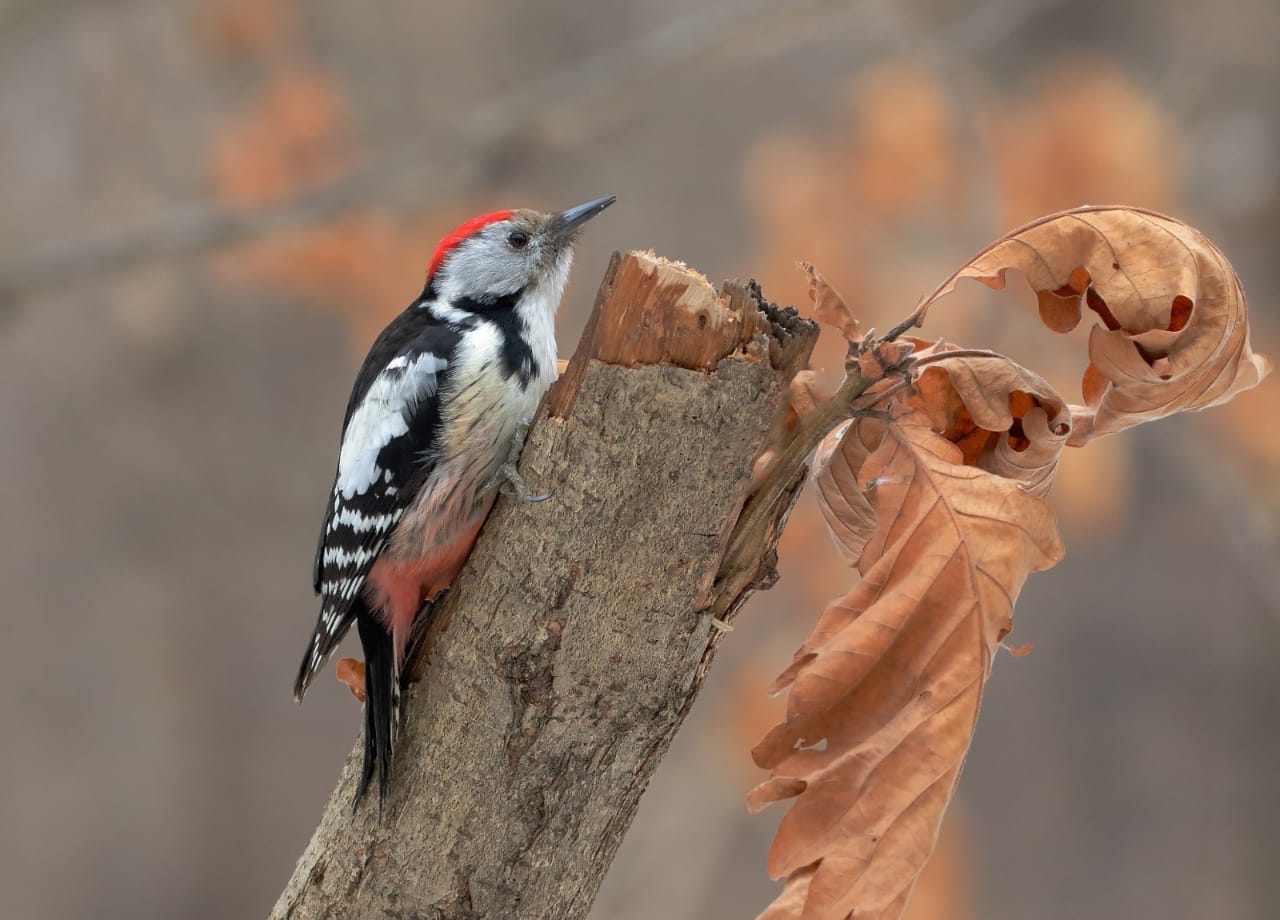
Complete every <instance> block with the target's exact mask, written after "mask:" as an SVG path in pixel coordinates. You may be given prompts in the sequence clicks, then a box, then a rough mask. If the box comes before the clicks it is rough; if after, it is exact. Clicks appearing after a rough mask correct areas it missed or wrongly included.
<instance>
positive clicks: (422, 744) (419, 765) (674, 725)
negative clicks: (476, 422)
mask: <svg viewBox="0 0 1280 920" xmlns="http://www.w3.org/2000/svg"><path fill="white" fill-rule="evenodd" d="M816 336H817V329H816V327H815V326H814V325H813V324H812V323H810V322H807V321H804V320H800V319H799V318H798V317H796V316H795V314H794V313H791V312H783V311H779V310H777V308H775V307H772V306H771V305H768V304H764V303H763V302H762V301H761V300H760V299H759V297H758V294H757V292H755V291H754V290H752V289H747V288H744V287H743V286H741V285H737V284H733V283H730V284H726V285H725V286H724V287H723V288H722V290H721V292H716V291H714V290H712V288H711V287H710V285H708V284H707V283H706V281H705V280H703V279H702V278H701V277H700V276H698V275H697V274H696V273H694V272H692V271H689V270H687V269H684V268H679V267H676V266H674V265H672V264H670V263H666V262H663V261H661V260H658V259H656V258H654V257H653V256H648V255H637V254H631V255H629V256H627V257H625V258H619V257H617V256H615V258H614V261H613V262H612V263H611V264H610V267H609V271H608V273H607V274H606V276H605V279H604V282H603V284H602V286H601V288H600V293H599V295H598V298H597V301H596V309H595V311H594V312H593V314H592V318H591V320H590V322H589V323H588V326H587V329H586V332H585V333H584V335H583V339H582V342H581V344H580V345H579V347H578V350H577V352H576V354H575V355H574V358H573V360H572V361H571V362H570V365H569V367H568V368H567V369H566V370H565V373H564V375H563V376H562V377H561V378H560V380H559V382H558V383H557V384H556V386H555V387H554V389H553V390H552V392H551V393H550V394H549V396H548V398H547V399H546V400H544V404H543V407H542V409H541V411H540V413H539V418H538V420H537V422H536V423H535V426H534V428H533V430H532V432H531V434H530V438H529V442H528V444H527V446H526V447H525V450H524V456H523V458H522V462H521V467H522V470H521V472H522V474H523V476H524V477H525V479H526V480H527V481H529V482H530V483H531V484H535V485H536V487H537V488H539V489H544V490H548V491H551V492H552V493H553V495H554V496H555V499H554V500H553V501H550V502H547V503H544V504H528V503H520V502H509V501H506V500H502V501H500V502H499V504H498V507H497V509H496V510H495V512H494V514H493V516H492V517H491V518H490V519H489V521H488V523H487V524H486V525H485V529H484V532H483V534H482V535H481V538H480V541H479V542H478V543H477V545H476V548H475V550H474V552H473V553H472V555H471V558H470V560H469V561H468V564H467V566H466V568H465V569H464V571H463V573H462V575H461V576H460V578H459V580H458V582H457V584H456V585H455V586H454V588H453V589H452V590H451V591H450V593H449V595H448V597H447V598H446V599H445V600H444V601H443V602H442V604H441V608H442V609H441V610H440V612H439V613H438V614H437V620H436V622H434V623H433V624H432V625H431V628H430V630H429V631H428V636H427V641H426V643H425V645H424V649H425V654H429V655H430V659H431V662H430V666H429V667H428V668H426V669H425V673H424V676H423V680H422V682H421V683H419V684H418V685H417V686H416V688H415V690H414V692H413V694H412V699H411V702H410V703H409V705H408V707H407V713H406V719H405V724H404V726H403V728H402V731H401V734H400V742H399V747H398V749H397V758H396V759H397V763H396V766H395V774H396V776H395V782H394V784H393V787H392V790H391V794H390V796H389V798H388V800H387V809H386V812H385V813H384V814H383V815H382V819H381V820H379V815H378V810H377V808H376V807H372V806H369V805H366V806H365V807H363V808H362V809H361V810H359V811H358V812H357V813H356V814H354V815H353V814H352V813H351V805H350V803H351V798H352V793H353V790H354V784H355V781H356V777H357V776H358V774H359V765H360V754H361V750H362V749H361V747H360V746H357V748H356V749H355V750H354V751H353V752H352V754H351V756H350V757H349V758H348V761H347V764H346V767H345V769H344V770H343V773H342V778H341V780H340V781H339V783H338V788H337V790H336V791H335V792H334V794H333V796H332V798H331V799H330V800H329V803H328V805H327V807H326V809H325V813H324V816H323V817H322V819H321V821H320V826H319V828H318V829H317V830H316V832H315V835H314V836H313V837H312V839H311V842H310V844H309V845H308V847H307V849H306V851H305V852H304V853H303V855H302V858H301V859H300V860H299V862H298V865H297V868H296V869H295V871H294V875H293V878H292V879H291V880H290V882H289V884H288V887H287V888H286V890H285V892H284V893H283V894H282V895H281V897H280V900H279V901H278V903H277V904H276V906H275V910H274V911H273V913H272V916H273V917H274V918H279V920H284V918H295V920H310V918H319V917H372V916H390V915H392V914H393V913H394V915H396V916H430V917H453V918H463V917H468V918H469V917H502V918H509V920H519V918H538V920H541V918H546V917H557V918H567V920H573V918H581V917H584V916H586V914H587V911H588V910H589V909H590V906H591V902H592V900H593V898H594V897H595V894H596V891H597V889H598V887H599V885H600V882H601V880H602V879H603V877H604V873H605V871H606V869H607V868H608V866H609V863H610V862H611V861H612V859H613V855H614V852H615V851H616V849H617V847H618V844H619V843H620V842H621V840H622V835H623V834H624V833H625V831H626V829H627V827H628V826H629V824H630V823H631V819H632V816H633V815H634V813H635V809H636V805H637V803H638V801H639V798H640V794H641V793H642V792H643V790H644V789H645V787H646V785H647V784H648V781H649V778H650V776H651V775H652V774H653V771H654V770H655V769H656V767H657V765H658V763H659V761H660V760H661V759H662V757H663V756H664V755H665V753H666V751H667V748H668V746H669V745H670V743H671V740H672V738H673V737H674V735H675V732H676V731H677V730H678V729H679V727H680V725H681V724H682V722H683V720H684V717H685V715H686V714H687V712H688V711H689V707H690V706H691V704H692V702H693V699H694V697H695V696H696V694H697V692H698V689H699V687H700V686H701V684H702V681H703V679H704V677H705V675H706V673H707V669H708V667H709V665H710V660H711V657H712V655H713V652H714V647H715V639H716V637H717V636H718V635H719V631H718V630H717V629H716V628H715V620H714V614H715V612H716V611H725V610H732V609H736V608H737V606H738V604H739V603H740V602H741V600H742V599H743V598H745V597H746V596H747V595H749V594H750V593H751V592H752V591H753V590H755V589H756V588H757V587H759V586H762V585H767V584H769V583H771V578H772V576H773V573H772V565H771V563H772V559H773V545H774V543H775V542H776V538H777V531H778V527H779V526H780V522H781V521H782V520H783V519H785V516H786V514H787V512H788V511H789V510H790V506H791V503H790V501H781V502H778V503H776V505H775V507H773V508H772V509H771V514H772V515H773V520H772V523H773V526H772V527H770V528H766V529H765V530H761V531H755V533H756V534H757V539H756V542H755V544H754V545H752V546H746V545H743V541H741V540H738V541H736V542H735V544H734V545H735V552H734V554H733V559H732V560H729V552H728V551H729V534H730V533H731V532H733V531H734V529H735V524H736V523H737V522H738V520H739V517H740V515H742V514H743V511H744V507H750V503H749V502H748V498H749V496H750V494H751V491H752V489H753V477H752V468H753V465H754V463H755V461H756V459H757V458H758V457H759V456H760V455H761V454H763V453H764V452H765V451H766V450H767V449H770V448H771V447H772V446H774V444H775V443H776V442H777V441H778V440H779V439H780V437H781V434H780V430H781V421H782V419H783V417H784V414H785V409H786V406H787V400H788V387H789V384H790V381H791V378H792V377H793V376H794V374H795V372H796V371H797V370H798V369H800V368H801V367H803V366H804V365H805V364H806V363H807V361H808V358H809V353H810V351H811V349H812V347H813V343H814V340H815V339H816ZM792 497H794V492H793V493H792ZM730 561H732V562H734V563H737V568H735V566H734V565H732V564H728V563H729V562H730ZM739 576H745V577H739ZM422 660H423V657H422V656H421V655H420V656H419V658H418V662H421V661H422ZM418 662H411V663H410V668H409V670H410V671H413V670H415V668H414V664H415V663H418Z"/></svg>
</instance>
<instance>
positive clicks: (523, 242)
mask: <svg viewBox="0 0 1280 920" xmlns="http://www.w3.org/2000/svg"><path fill="white" fill-rule="evenodd" d="M507 242H508V243H510V244H511V248H512V249H524V247H526V246H528V245H529V234H527V233H525V232H524V231H523V230H512V231H511V233H510V234H509V235H508V236H507Z"/></svg>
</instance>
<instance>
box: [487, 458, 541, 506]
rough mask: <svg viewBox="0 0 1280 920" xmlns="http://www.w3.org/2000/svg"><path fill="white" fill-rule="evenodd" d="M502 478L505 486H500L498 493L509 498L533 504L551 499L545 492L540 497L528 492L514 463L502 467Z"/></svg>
mask: <svg viewBox="0 0 1280 920" xmlns="http://www.w3.org/2000/svg"><path fill="white" fill-rule="evenodd" d="M502 478H503V480H504V483H505V484H504V485H503V486H501V487H500V488H499V489H498V491H500V492H501V493H502V494H503V495H506V496H509V497H511V498H518V499H520V500H521V501H522V502H535V503H536V502H545V501H546V500H547V499H548V498H550V497H551V493H550V492H545V493H543V494H542V495H534V494H533V493H532V492H530V491H529V487H528V486H526V485H525V484H524V478H523V477H522V476H521V475H520V471H519V470H517V469H516V465H515V464H514V463H507V464H504V465H503V467H502ZM508 486H510V488H508Z"/></svg>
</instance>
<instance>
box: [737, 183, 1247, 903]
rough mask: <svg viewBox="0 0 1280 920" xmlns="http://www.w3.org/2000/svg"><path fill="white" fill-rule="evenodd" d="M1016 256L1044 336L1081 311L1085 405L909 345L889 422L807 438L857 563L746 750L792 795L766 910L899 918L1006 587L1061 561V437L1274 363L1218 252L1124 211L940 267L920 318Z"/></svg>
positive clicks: (1011, 240) (1007, 612) (1243, 380)
mask: <svg viewBox="0 0 1280 920" xmlns="http://www.w3.org/2000/svg"><path fill="white" fill-rule="evenodd" d="M1010 268H1015V269H1018V270H1020V271H1022V272H1023V273H1024V274H1025V275H1026V277H1027V280H1028V281H1029V283H1030V284H1031V286H1032V288H1033V289H1034V290H1035V291H1036V292H1037V294H1038V296H1039V302H1040V310H1041V316H1042V318H1043V319H1044V321H1045V322H1046V324H1047V325H1049V326H1050V328H1052V329H1055V330H1058V331H1065V330H1069V329H1071V328H1073V327H1074V326H1075V325H1077V324H1078V322H1079V319H1080V316H1081V310H1082V304H1083V305H1087V306H1088V307H1089V308H1090V309H1091V310H1093V311H1094V312H1095V313H1096V314H1097V315H1098V317H1099V318H1100V319H1101V320H1102V322H1103V327H1099V328H1097V329H1095V330H1094V332H1093V335H1092V338H1091V342H1090V358H1091V360H1090V363H1089V366H1088V368H1087V370H1086V372H1085V375H1084V387H1083V388H1084V393H1085V400H1086V403H1087V405H1086V406H1084V407H1069V406H1067V405H1066V404H1065V403H1064V402H1063V400H1062V399H1061V398H1060V397H1059V396H1058V395H1057V394H1056V393H1055V392H1054V390H1053V389H1052V388H1051V387H1050V386H1049V385H1048V384H1047V383H1046V382H1045V381H1044V380H1043V379H1042V378H1041V377H1040V376H1039V375H1037V374H1035V373H1033V372H1031V371H1029V370H1027V369H1026V368H1023V367H1021V366H1019V365H1018V364H1016V363H1014V362H1013V361H1010V360H1009V359H1007V358H1004V357H1003V356H1000V355H996V354H992V353H987V352H976V351H972V350H962V349H957V348H956V347H955V346H950V345H946V344H943V343H930V342H923V341H919V340H910V344H911V345H912V346H913V347H914V348H915V353H914V360H915V368H916V377H915V380H914V383H913V385H912V386H910V387H903V386H902V385H901V384H898V383H892V388H891V389H888V390H886V389H883V387H884V385H886V384H890V383H891V381H890V380H888V379H886V380H883V381H879V382H877V383H876V384H875V387H873V388H872V389H871V390H869V391H867V392H870V393H876V394H878V395H879V399H878V400H877V401H876V402H878V403H879V405H880V408H888V409H889V410H890V411H889V416H888V417H889V419H890V421H888V422H884V421H879V420H874V419H871V418H858V419H856V420H855V421H853V422H852V423H849V424H846V425H845V426H843V427H842V428H840V429H837V430H836V431H835V432H833V433H832V434H830V435H829V436H828V437H827V439H826V440H825V441H824V443H823V445H822V447H821V448H820V449H819V451H818V456H817V459H816V462H815V472H816V477H817V482H818V490H819V503H820V505H821V507H822V511H823V515H824V518H825V520H826V522H827V525H828V528H829V529H830V531H831V533H832V535H833V536H834V537H835V538H836V542H837V544H838V545H839V546H840V548H841V550H842V552H843V553H844V554H845V556H846V558H847V559H848V560H849V561H851V562H854V563H856V565H857V568H858V569H859V571H860V572H861V574H862V576H863V577H862V581H861V582H860V583H859V584H858V585H857V586H856V587H855V588H854V589H853V590H852V591H850V592H849V593H848V594H846V595H845V596H844V597H842V598H840V599H838V600H836V601H834V602H832V603H831V604H830V605H828V607H827V609H826V610H825V611H824V613H823V615H822V617H821V618H820V619H819V621H818V623H817V625H816V626H815V628H814V631H813V633H812V635H811V636H810V637H809V639H808V640H807V641H806V642H805V644H804V645H803V646H802V647H801V649H800V650H799V652H797V653H796V656H795V658H794V660H793V661H792V663H791V666H790V667H789V668H788V669H787V670H786V671H785V672H784V673H783V674H782V675H781V677H779V679H778V681H777V684H776V689H779V690H782V689H789V690H790V696H789V698H788V701H787V716H786V719H785V720H784V721H783V722H782V723H781V724H779V725H777V726H776V727H774V728H773V729H772V730H771V731H770V732H769V733H768V734H767V735H766V736H765V738H764V740H762V741H761V742H760V744H758V745H757V746H756V748H755V749H754V751H753V752H752V753H753V756H754V758H755V760H756V762H757V764H759V765H760V766H762V767H765V768H767V769H769V770H770V777H769V779H768V780H766V781H765V782H764V783H761V784H760V785H759V786H757V788H756V789H755V790H753V791H752V793H751V794H750V796H749V799H748V801H749V804H750V806H751V807H752V809H759V808H762V807H764V806H765V805H768V804H770V803H772V802H775V801H779V800H782V799H786V798H792V799H794V800H795V804H794V806H793V807H792V810H791V811H790V812H789V813H788V814H787V815H786V817H785V818H784V819H783V821H782V823H781V825H780V827H779V830H778V834H777V836H776V838H775V840H774V845H773V848H772V850H771V852H770V857H769V870H770V874H771V875H773V876H774V877H781V876H785V877H786V878H787V884H786V885H785V887H784V889H783V893H782V895H781V896H780V897H779V899H778V900H777V901H775V902H774V904H773V905H771V906H770V908H769V909H768V910H767V911H766V912H765V914H764V915H763V916H764V917H766V918H768V920H826V918H830V920H843V918H846V917H849V916H857V917H877V918H882V920H897V918H898V917H899V916H900V915H901V913H902V911H903V909H904V907H905V904H906V899H907V897H908V896H909V894H910V892H911V889H912V886H913V885H914V884H915V881H916V879H917V878H918V876H919V873H920V871H921V869H922V867H923V866H924V864H925V862H926V860H927V859H928V856H929V853H930V851H931V849H932V847H933V844H934V841H935V839H936V835H937V829H938V826H939V823H940V821H941V817H942V814H943V812H944V810H945V809H946V806H947V803H948V802H949V800H950V798H951V795H952V792H953V790H954V788H955V783H956V780H957V778H958V776H959V772H960V768H961V766H962V764H963V762H964V758H965V756H966V754H967V752H968V748H969V743H970V739H971V737H972V732H973V727H974V722H975V720H976V718H977V713H978V706H979V702H980V699H981V694H982V688H983V684H984V682H985V680H986V677H987V675H988V673H989V671H990V667H991V661H992V659H993V656H994V654H995V651H996V649H997V648H998V647H999V646H1000V645H1001V643H1002V640H1003V639H1004V638H1005V636H1006V635H1008V633H1009V631H1010V630H1011V629H1012V610H1013V603H1014V600H1015V599H1016V597H1017V594H1018V591H1019V590H1020V588H1021V586H1022V584H1023V582H1024V581H1025V579H1026V578H1027V576H1028V575H1029V574H1030V573H1031V572H1032V571H1038V570H1040V569H1044V568H1047V567H1049V566H1051V565H1053V564H1054V563H1055V562H1057V560H1058V559H1059V558H1061V555H1062V548H1061V545H1060V543H1059V540H1058V536H1057V531H1056V526H1055V523H1054V519H1053V516H1052V514H1051V512H1050V511H1049V508H1048V506H1047V505H1046V504H1045V503H1044V501H1043V498H1042V497H1043V496H1044V494H1045V493H1046V492H1047V491H1048V489H1049V488H1050V486H1051V484H1052V482H1053V478H1054V473H1055V471H1056V469H1057V464H1058V460H1059V457H1060V456H1061V453H1062V450H1063V448H1064V447H1065V446H1066V445H1067V444H1068V443H1071V444H1075V445H1082V444H1084V443H1087V442H1088V441H1089V440H1090V439H1091V438H1092V437H1094V436H1096V435H1098V434H1102V433H1105V432H1109V431H1118V430H1121V429H1123V428H1126V427H1130V426H1132V425H1135V424H1138V423H1140V422H1142V421H1147V420H1150V419H1154V418H1158V417H1161V416H1163V415H1167V414H1171V413H1173V412H1177V411H1180V410H1184V409H1199V408H1204V407H1206V406H1209V405H1215V404H1217V403H1219V402H1223V401H1225V400H1227V399H1229V398H1230V397H1231V396H1232V395H1234V394H1235V393H1237V392H1239V391H1240V390H1242V389H1246V388H1248V387H1251V386H1253V385H1255V384H1256V383H1257V382H1258V381H1259V380H1260V379H1261V378H1262V376H1264V375H1265V374H1266V373H1267V371H1268V370H1269V369H1270V368H1269V364H1268V363H1267V361H1266V360H1265V359H1264V358H1262V357H1260V356H1256V355H1254V354H1253V353H1252V351H1251V350H1250V348H1249V338H1248V325H1247V316H1246V310H1245V303H1244V298H1243V295H1242V294H1241V292H1240V286H1239V282H1238V280H1237V279H1236V276H1235V274H1234V272H1233V271H1232V269H1231V267H1230V265H1229V264H1228V263H1227V262H1226V260H1225V259H1224V258H1223V257H1222V255H1221V253H1219V252H1218V250H1217V249H1216V248H1215V247H1214V246H1213V245H1212V243H1210V242H1209V241H1208V240H1207V239H1205V238H1204V237H1203V236H1201V235H1200V234H1198V233H1196V232H1195V231H1194V230H1191V229H1190V228H1188V227H1186V226H1185V225H1183V224H1180V223H1178V222H1177V221H1174V220H1171V219H1169V218H1165V217H1161V216H1159V215H1155V214H1151V213H1148V212H1143V211H1137V210H1134V209H1125V208H1085V209H1080V210H1077V211H1073V212H1069V213H1065V214H1060V215H1054V216H1052V217H1050V218H1046V219H1044V220H1041V221H1037V222H1036V223H1034V224H1031V225H1028V226H1027V227H1024V228H1022V229H1021V230H1018V231H1015V232H1014V233H1012V234H1010V235H1009V236H1007V237H1005V238H1003V239H1002V240H1000V241H998V242H997V243H995V244H993V245H992V246H991V247H989V248H988V249H987V250H985V251H984V252H983V253H982V254H980V255H979V256H978V257H977V258H976V259H974V260H973V261H972V262H970V263H969V264H968V265H967V266H965V267H964V268H963V269H961V270H960V271H959V272H957V273H956V274H955V275H953V276H952V277H951V278H949V279H948V280H947V281H946V282H945V283H944V284H943V285H942V286H941V287H940V288H939V289H938V291H937V292H935V293H934V294H933V295H932V296H931V297H929V298H927V299H926V300H925V301H924V303H923V305H922V308H921V315H922V314H923V311H924V310H925V309H927V308H928V307H929V305H931V304H932V303H933V302H934V301H936V300H937V299H938V298H939V297H941V296H943V295H944V294H946V293H949V292H950V291H951V290H953V289H954V288H955V286H956V284H957V283H958V281H959V279H960V278H964V277H970V278H974V279H976V280H979V281H981V282H983V283H984V284H987V285H988V286H990V287H992V288H997V289H998V288H1001V287H1003V286H1004V283H1005V273H1006V272H1007V271H1008V270H1009V269H1010ZM878 363H879V362H878V361H877V364H878ZM867 369H871V370H874V368H867ZM886 394H888V395H886ZM886 400H887V405H886V404H885V403H886ZM869 404H870V403H868V402H867V401H866V397H865V394H864V402H863V403H862V405H869ZM1029 648H1030V647H1029V646H1024V647H1021V648H1019V649H1016V650H1014V654H1025V652H1026V651H1029Z"/></svg>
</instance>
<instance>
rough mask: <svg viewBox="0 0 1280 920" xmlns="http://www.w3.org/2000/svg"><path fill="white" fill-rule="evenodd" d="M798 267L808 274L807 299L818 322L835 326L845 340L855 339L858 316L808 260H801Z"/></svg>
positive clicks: (856, 336)
mask: <svg viewBox="0 0 1280 920" xmlns="http://www.w3.org/2000/svg"><path fill="white" fill-rule="evenodd" d="M800 267H801V268H802V269H804V272H805V274H806V275H808V276H809V299H810V300H812V301H813V315H814V316H816V317H817V318H818V322H820V323H826V324H827V325H828V326H835V327H836V328H837V329H839V330H840V334H841V335H842V336H844V337H845V338H846V339H847V340H849V341H850V342H853V341H856V340H857V338H858V318H857V317H856V316H854V315H853V311H852V310H850V309H849V305H848V304H846V303H845V302H844V298H843V297H841V296H840V292H839V291H837V290H836V289H835V288H833V287H832V286H831V285H830V284H828V283H827V279H826V278H824V277H822V275H821V274H819V273H818V270H817V269H816V268H814V267H813V266H812V265H810V264H809V263H808V262H801V263H800Z"/></svg>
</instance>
